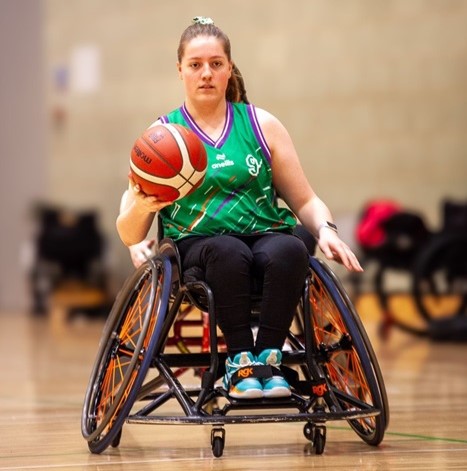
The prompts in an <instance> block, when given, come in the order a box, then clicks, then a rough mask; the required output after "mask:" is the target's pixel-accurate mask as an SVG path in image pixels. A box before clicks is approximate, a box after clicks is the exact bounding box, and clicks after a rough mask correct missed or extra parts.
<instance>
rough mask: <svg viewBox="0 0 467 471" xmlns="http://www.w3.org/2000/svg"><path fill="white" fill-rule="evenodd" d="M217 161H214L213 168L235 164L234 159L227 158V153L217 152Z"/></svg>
mask: <svg viewBox="0 0 467 471" xmlns="http://www.w3.org/2000/svg"><path fill="white" fill-rule="evenodd" d="M216 160H217V162H216V163H213V164H212V165H211V168H214V169H216V168H223V167H232V165H235V164H234V162H233V160H229V159H227V158H226V155H225V154H217V155H216Z"/></svg>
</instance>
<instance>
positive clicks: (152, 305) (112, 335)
mask: <svg viewBox="0 0 467 471" xmlns="http://www.w3.org/2000/svg"><path fill="white" fill-rule="evenodd" d="M252 296H253V304H254V305H255V306H256V307H254V308H253V312H252V316H254V315H255V309H256V312H257V307H258V300H259V299H260V295H257V294H254V295H252ZM187 306H188V309H191V308H195V309H197V310H199V311H200V312H204V313H206V316H207V317H208V319H209V323H208V326H209V327H208V330H209V336H208V348H205V349H201V351H200V352H198V351H197V352H192V351H190V349H189V348H188V347H187V345H185V344H184V343H183V339H180V336H179V335H178V334H177V335H178V337H177V341H176V342H174V341H173V338H174V335H175V334H174V325H175V324H176V322H177V319H179V318H183V317H184V316H185V314H186V310H187ZM175 330H178V329H175ZM174 343H176V344H177V346H178V348H176V347H174ZM222 346H223V344H222V336H221V335H220V334H219V332H218V329H217V326H216V320H215V314H214V299H213V294H212V292H211V290H210V288H209V286H208V285H207V284H206V282H204V281H202V280H200V279H187V277H186V276H185V274H183V273H182V270H181V267H180V258H179V255H178V251H177V247H176V245H175V244H174V243H173V241H172V240H170V239H162V240H161V241H160V242H159V243H158V248H157V251H156V254H155V255H154V256H153V257H152V258H151V259H148V260H147V261H146V262H145V263H144V264H143V265H142V266H141V267H139V269H137V270H135V272H134V273H133V274H132V275H131V276H130V277H129V278H128V279H127V280H126V282H125V284H124V286H123V287H122V289H121V291H120V292H119V294H118V295H117V298H116V300H115V303H114V305H113V308H112V310H111V312H110V315H109V318H108V320H107V323H106V325H105V327H104V330H103V334H102V338H101V342H100V345H99V350H98V353H97V359H96V361H95V364H94V367H93V369H92V372H91V375H90V380H89V384H88V387H87V391H86V395H85V400H84V405H83V411H82V421H81V429H82V434H83V436H84V438H85V439H86V440H87V443H88V447H89V450H90V451H91V452H92V453H101V452H103V451H104V450H106V449H107V448H108V447H109V446H112V447H118V445H119V443H120V439H121V436H122V428H123V425H124V424H125V423H130V424H167V425H168V424H185V425H186V424H198V425H209V426H211V427H212V429H211V448H212V453H213V455H214V456H215V457H220V456H222V453H223V450H224V444H225V428H224V426H226V425H230V424H247V423H255V424H261V423H275V422H304V428H303V433H304V436H305V438H306V439H307V440H308V441H309V442H310V443H311V446H312V449H313V451H314V452H315V453H316V454H321V453H323V451H324V448H325V443H326V423H327V422H328V421H334V420H346V421H347V422H348V424H349V425H350V427H351V428H352V429H353V430H354V431H355V432H356V434H357V435H358V436H359V437H360V438H361V439H362V440H363V441H364V442H366V443H367V444H369V445H374V446H376V445H378V444H379V443H380V442H381V441H382V440H383V437H384V434H385V430H386V428H387V425H388V422H389V407H388V400H387V396H386V391H385V386H384V382H383V377H382V374H381V371H380V368H379V366H378V362H377V359H376V357H375V353H374V351H373V348H372V346H371V344H370V341H369V339H368V336H367V334H366V333H365V330H364V327H363V325H362V323H361V321H360V319H359V317H358V315H357V313H356V311H355V309H354V307H353V305H352V303H351V302H350V300H349V298H348V296H347V294H346V293H345V291H344V289H343V287H342V285H341V283H340V281H339V280H338V279H337V278H336V276H335V275H334V274H333V272H332V271H331V269H330V268H329V267H328V266H327V265H326V264H325V263H324V262H322V261H321V260H319V259H318V258H315V257H314V256H310V265H309V275H308V276H307V278H306V281H305V283H304V286H303V295H302V297H301V300H300V302H299V304H298V306H297V311H296V316H295V320H294V322H293V328H292V329H291V330H290V332H289V334H288V337H287V340H286V343H285V346H284V349H283V358H282V366H281V370H282V373H283V374H284V376H285V377H286V378H287V380H288V381H289V383H290V385H291V388H292V395H291V396H290V397H287V398H274V399H273V398H267V399H266V398H262V399H250V400H247V399H241V400H240V399H233V398H231V397H230V396H229V395H228V394H227V391H226V390H225V389H224V388H223V387H222V386H221V385H220V381H219V380H220V379H221V378H222V376H223V375H224V373H225V360H226V353H225V351H223V350H224V349H223V348H222ZM187 369H188V370H192V371H193V372H195V375H194V378H195V379H196V378H198V379H199V381H198V379H197V380H196V382H197V383H199V384H195V385H194V386H192V387H185V386H184V385H183V384H182V382H183V381H182V380H181V379H180V376H181V374H182V373H183V372H185V371H186V370H187ZM190 381H192V379H191V378H190ZM169 401H171V403H172V404H176V405H177V406H176V408H177V412H175V413H173V414H169V415H168V414H167V412H164V409H163V410H162V411H161V410H160V409H161V408H162V406H164V405H166V404H167V403H168V402H169ZM172 409H173V408H172ZM172 409H171V410H172ZM165 411H167V408H166V409H165ZM258 411H259V412H258Z"/></svg>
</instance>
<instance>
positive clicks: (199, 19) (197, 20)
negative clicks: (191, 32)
mask: <svg viewBox="0 0 467 471" xmlns="http://www.w3.org/2000/svg"><path fill="white" fill-rule="evenodd" d="M193 24H195V25H196V24H198V25H213V24H214V21H213V19H212V18H209V17H207V16H195V17H194V18H193Z"/></svg>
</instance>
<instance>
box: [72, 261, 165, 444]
mask: <svg viewBox="0 0 467 471" xmlns="http://www.w3.org/2000/svg"><path fill="white" fill-rule="evenodd" d="M170 289H171V264H170V262H169V261H168V259H165V258H159V257H155V258H154V259H152V260H150V261H148V262H146V263H145V264H144V265H142V266H141V267H140V268H139V269H138V270H136V271H135V272H134V274H133V275H132V276H130V277H129V278H128V279H127V281H126V282H125V284H124V286H123V288H122V290H121V291H120V293H119V294H118V296H117V299H116V300H115V303H114V305H113V307H112V311H111V313H110V316H109V319H108V321H107V323H106V325H105V328H104V331H103V334H102V338H101V342H100V346H99V350H98V353H97V359H96V362H95V364H94V367H93V370H92V373H91V376H90V380H89V384H88V388H87V391H86V396H85V400H84V405H83V413H82V419H81V431H82V434H83V436H84V438H86V440H87V441H88V447H89V449H90V451H91V452H93V453H101V452H103V451H104V450H105V449H106V448H107V447H108V446H109V445H111V444H113V443H118V441H119V434H121V430H122V426H123V423H124V421H125V419H126V418H127V416H128V415H129V413H130V410H131V407H132V406H133V403H134V402H135V399H136V397H137V394H138V391H139V389H140V387H141V385H142V384H143V381H144V379H145V376H146V373H147V371H148V368H149V366H150V363H151V360H152V354H153V351H154V348H155V345H156V343H157V337H158V332H160V329H161V327H162V323H163V321H164V318H165V315H166V312H167V308H168V303H169V297H170Z"/></svg>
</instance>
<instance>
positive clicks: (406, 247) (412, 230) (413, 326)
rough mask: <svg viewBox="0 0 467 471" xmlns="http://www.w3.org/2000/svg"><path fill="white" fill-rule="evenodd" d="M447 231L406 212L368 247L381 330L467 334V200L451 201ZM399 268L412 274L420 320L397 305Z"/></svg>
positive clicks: (437, 336) (384, 332)
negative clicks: (377, 243)
mask: <svg viewBox="0 0 467 471" xmlns="http://www.w3.org/2000/svg"><path fill="white" fill-rule="evenodd" d="M443 216H444V223H443V227H442V228H441V230H439V231H437V232H431V231H429V230H428V229H427V227H426V225H425V222H424V220H423V218H422V217H421V216H420V215H418V214H416V213H410V212H401V213H399V214H395V215H393V216H392V217H390V218H389V219H388V220H387V221H385V222H384V223H382V227H383V228H384V231H385V233H386V241H385V242H384V243H383V244H382V245H381V246H380V247H377V248H375V249H371V250H368V249H363V248H362V250H363V257H362V258H363V262H366V261H376V262H377V265H378V267H377V271H376V274H375V277H374V288H375V292H376V294H377V297H378V301H379V304H380V307H381V309H382V312H383V322H382V325H381V333H382V336H383V337H386V336H387V335H388V332H389V329H390V328H391V327H392V326H393V325H394V326H397V327H399V328H401V329H402V330H405V331H407V332H410V333H412V334H415V335H421V336H430V337H432V338H435V339H439V340H466V339H467V204H465V203H464V204H462V203H454V202H451V201H445V202H444V203H443ZM396 273H402V274H404V273H405V274H407V275H408V276H409V286H408V288H407V294H409V295H410V297H411V298H412V299H413V305H414V309H415V310H416V312H417V314H418V318H417V319H412V318H411V317H410V316H406V315H405V312H404V311H401V310H400V309H398V308H396V307H395V306H396V302H393V300H397V297H398V295H399V294H400V289H399V290H398V289H393V288H391V278H392V277H393V276H394V275H395V274H396Z"/></svg>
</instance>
